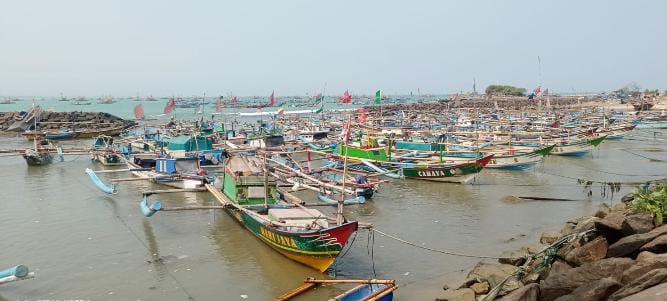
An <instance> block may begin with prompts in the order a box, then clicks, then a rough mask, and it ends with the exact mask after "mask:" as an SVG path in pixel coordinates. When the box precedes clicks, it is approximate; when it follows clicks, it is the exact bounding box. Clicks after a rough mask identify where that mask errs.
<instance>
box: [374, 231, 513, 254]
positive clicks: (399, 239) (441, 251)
mask: <svg viewBox="0 0 667 301" xmlns="http://www.w3.org/2000/svg"><path fill="white" fill-rule="evenodd" d="M368 230H369V231H370V232H377V233H379V234H380V235H383V236H386V237H388V238H391V239H393V240H396V241H398V242H400V243H403V244H406V245H409V246H412V247H415V248H419V249H424V250H427V251H431V252H436V253H441V254H446V255H451V256H459V257H468V258H482V259H500V258H501V257H496V256H485V255H471V254H463V253H458V252H452V251H447V250H440V249H435V248H430V247H426V246H421V245H418V244H416V243H414V242H410V241H407V240H405V239H402V238H399V237H396V236H393V235H390V234H387V233H384V232H382V231H380V230H378V229H375V228H370V229H368Z"/></svg>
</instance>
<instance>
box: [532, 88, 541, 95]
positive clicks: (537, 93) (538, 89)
mask: <svg viewBox="0 0 667 301" xmlns="http://www.w3.org/2000/svg"><path fill="white" fill-rule="evenodd" d="M540 92H542V86H537V88H535V90H533V93H535V96H540Z"/></svg>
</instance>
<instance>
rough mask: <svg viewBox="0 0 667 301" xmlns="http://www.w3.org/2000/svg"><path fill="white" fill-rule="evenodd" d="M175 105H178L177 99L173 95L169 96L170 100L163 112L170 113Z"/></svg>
mask: <svg viewBox="0 0 667 301" xmlns="http://www.w3.org/2000/svg"><path fill="white" fill-rule="evenodd" d="M175 107H176V100H175V99H174V98H173V97H172V98H169V101H167V105H166V106H165V107H164V110H163V111H162V112H164V113H165V114H170V113H171V112H172V111H173V110H174V108H175ZM135 110H136V109H135Z"/></svg>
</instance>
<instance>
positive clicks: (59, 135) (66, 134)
mask: <svg viewBox="0 0 667 301" xmlns="http://www.w3.org/2000/svg"><path fill="white" fill-rule="evenodd" d="M75 136H76V133H75V132H72V131H70V130H62V131H60V132H56V133H46V139H51V140H62V139H72V138H74V137H75Z"/></svg>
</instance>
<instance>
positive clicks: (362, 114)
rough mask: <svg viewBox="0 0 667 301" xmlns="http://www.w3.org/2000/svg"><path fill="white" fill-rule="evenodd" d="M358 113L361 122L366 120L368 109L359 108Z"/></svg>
mask: <svg viewBox="0 0 667 301" xmlns="http://www.w3.org/2000/svg"><path fill="white" fill-rule="evenodd" d="M357 113H359V116H357V120H358V121H359V123H364V122H366V110H364V108H358V109H357Z"/></svg>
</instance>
